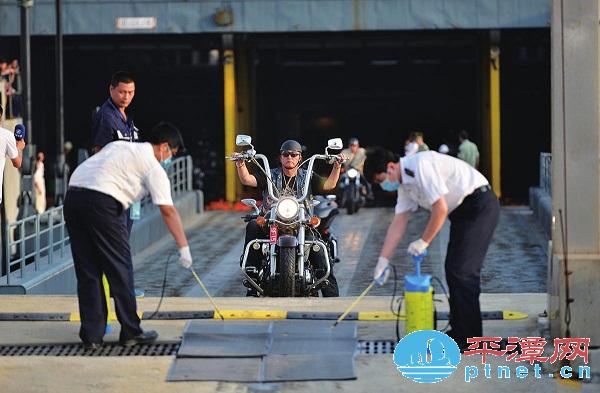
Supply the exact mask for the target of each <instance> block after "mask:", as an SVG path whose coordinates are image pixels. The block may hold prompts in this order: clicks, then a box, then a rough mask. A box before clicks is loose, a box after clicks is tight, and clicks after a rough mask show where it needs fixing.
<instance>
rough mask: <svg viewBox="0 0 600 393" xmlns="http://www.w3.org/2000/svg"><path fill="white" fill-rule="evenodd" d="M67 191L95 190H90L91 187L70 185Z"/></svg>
mask: <svg viewBox="0 0 600 393" xmlns="http://www.w3.org/2000/svg"><path fill="white" fill-rule="evenodd" d="M67 191H93V190H90V189H89V188H82V187H74V186H69V189H68V190H67Z"/></svg>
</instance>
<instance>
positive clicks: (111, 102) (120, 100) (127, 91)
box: [92, 71, 138, 153]
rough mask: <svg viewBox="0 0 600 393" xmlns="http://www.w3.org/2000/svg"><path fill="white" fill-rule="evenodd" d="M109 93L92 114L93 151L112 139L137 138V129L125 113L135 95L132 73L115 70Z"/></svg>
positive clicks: (133, 139) (127, 139) (128, 139)
mask: <svg viewBox="0 0 600 393" xmlns="http://www.w3.org/2000/svg"><path fill="white" fill-rule="evenodd" d="M109 93H110V97H109V98H108V99H107V100H106V102H105V103H104V104H102V106H101V107H100V110H99V111H98V112H97V113H96V115H95V116H94V124H93V126H92V143H93V145H94V152H95V153H97V152H99V151H100V149H102V148H103V147H104V146H106V144H107V143H109V142H112V141H130V142H134V141H137V140H138V129H137V128H136V127H135V125H134V124H133V120H132V119H131V118H129V117H127V114H126V113H125V109H127V107H128V106H129V104H131V101H133V96H134V95H135V80H134V78H133V75H132V74H130V73H129V72H126V71H117V72H115V74H114V75H113V76H112V78H111V81H110V86H109Z"/></svg>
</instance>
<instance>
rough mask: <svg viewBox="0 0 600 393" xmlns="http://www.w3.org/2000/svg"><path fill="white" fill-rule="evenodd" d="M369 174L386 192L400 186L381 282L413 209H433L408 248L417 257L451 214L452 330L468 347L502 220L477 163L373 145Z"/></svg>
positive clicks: (477, 331) (478, 328)
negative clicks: (483, 271)
mask: <svg viewBox="0 0 600 393" xmlns="http://www.w3.org/2000/svg"><path fill="white" fill-rule="evenodd" d="M365 176H367V179H368V180H373V181H375V182H377V183H379V185H380V186H381V188H382V189H384V190H386V191H395V190H397V191H398V200H397V203H396V215H395V217H394V219H393V220H392V222H391V223H390V226H389V227H388V231H387V235H386V238H385V242H384V244H383V247H382V249H381V253H380V256H379V260H378V262H377V266H376V268H375V271H374V273H373V279H374V280H375V281H377V282H378V283H379V284H380V285H383V283H384V282H385V281H386V279H387V277H388V276H389V267H388V265H389V259H390V258H391V257H392V255H393V254H394V250H395V248H396V246H397V245H398V243H400V241H401V240H402V237H403V236H404V232H405V229H406V225H407V223H408V220H409V217H410V212H414V211H416V210H417V209H418V207H419V206H420V207H422V208H424V209H427V210H430V211H431V215H430V217H429V222H428V223H427V226H426V227H425V231H424V232H423V234H422V235H421V237H420V238H419V239H417V240H415V241H413V242H412V243H410V245H409V247H408V250H407V251H408V253H409V254H411V255H413V256H418V255H422V254H424V253H425V250H426V249H427V247H428V246H429V244H430V243H431V242H432V241H433V239H434V238H435V236H436V235H437V233H438V232H439V230H440V229H441V228H442V225H443V224H444V221H446V218H449V219H450V222H451V226H450V241H449V243H448V251H447V254H446V262H445V269H446V281H447V283H448V289H449V292H450V326H451V327H452V330H450V331H449V332H447V334H448V335H449V336H450V337H452V338H453V339H454V340H455V341H456V342H457V344H458V346H459V347H460V348H461V349H464V348H465V347H466V346H467V338H469V337H481V336H482V321H481V311H480V306H479V294H480V292H481V283H480V273H481V267H482V266H483V260H484V258H485V254H486V252H487V249H488V246H489V245H490V242H491V240H492V235H493V233H494V229H495V228H496V225H497V224H498V218H499V214H500V205H499V203H498V198H497V197H496V195H495V194H494V192H493V191H492V190H491V188H490V185H489V183H488V181H487V179H486V178H485V177H484V176H483V175H482V174H481V173H479V172H478V171H477V170H476V169H475V168H473V167H471V166H469V165H468V164H467V163H465V162H464V161H462V160H459V159H457V158H454V157H451V156H448V155H445V154H440V153H438V152H434V151H425V152H421V153H419V154H415V155H412V156H408V157H403V158H401V159H400V160H398V159H397V157H396V156H395V155H394V154H393V153H392V152H390V151H388V150H385V149H382V148H379V149H374V150H373V152H372V153H370V154H369V156H368V157H367V160H366V162H365Z"/></svg>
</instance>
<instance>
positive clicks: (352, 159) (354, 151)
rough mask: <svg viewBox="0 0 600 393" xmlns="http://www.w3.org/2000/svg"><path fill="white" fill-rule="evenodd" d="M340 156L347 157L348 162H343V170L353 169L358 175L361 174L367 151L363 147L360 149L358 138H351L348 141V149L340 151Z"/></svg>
mask: <svg viewBox="0 0 600 393" xmlns="http://www.w3.org/2000/svg"><path fill="white" fill-rule="evenodd" d="M342 155H343V156H344V157H348V161H346V162H344V169H346V170H348V169H350V168H355V169H357V170H358V171H359V172H360V173H363V168H364V166H365V160H366V159H367V150H366V149H365V148H364V147H360V143H359V142H358V138H355V137H352V138H350V139H349V140H348V148H347V149H344V150H342Z"/></svg>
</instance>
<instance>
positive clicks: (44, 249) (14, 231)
mask: <svg viewBox="0 0 600 393" xmlns="http://www.w3.org/2000/svg"><path fill="white" fill-rule="evenodd" d="M192 165H193V164H192V157H190V156H186V157H180V158H177V159H176V160H174V161H173V162H172V163H171V165H169V167H168V168H167V174H168V176H169V180H170V181H171V194H172V196H173V198H175V197H177V196H178V195H180V194H183V193H185V192H188V191H191V190H192V170H193V168H192ZM152 206H153V205H152V199H151V197H150V196H146V197H144V199H143V200H142V214H143V213H144V212H149V211H150V209H152V208H153V207H152ZM144 208H145V211H144ZM6 234H7V238H8V239H6V242H4V243H3V244H4V247H5V248H6V254H5V255H7V258H6V259H7V260H6V261H4V262H3V263H2V266H1V267H2V272H1V274H0V277H4V276H6V284H8V285H10V284H11V279H13V278H12V277H14V276H15V275H17V276H18V277H20V278H23V276H24V274H25V271H26V270H28V269H31V270H33V271H38V270H40V269H41V268H42V267H45V266H47V265H50V264H52V263H53V262H55V259H56V258H58V259H62V258H63V257H64V256H65V247H66V246H68V245H69V244H70V242H69V235H68V232H67V229H66V224H65V219H64V214H63V206H58V207H55V208H52V209H49V210H47V211H45V212H44V213H42V214H39V215H33V216H29V217H26V218H23V219H21V220H18V221H15V222H13V223H10V224H7V225H6ZM68 251H69V252H70V250H68Z"/></svg>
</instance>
